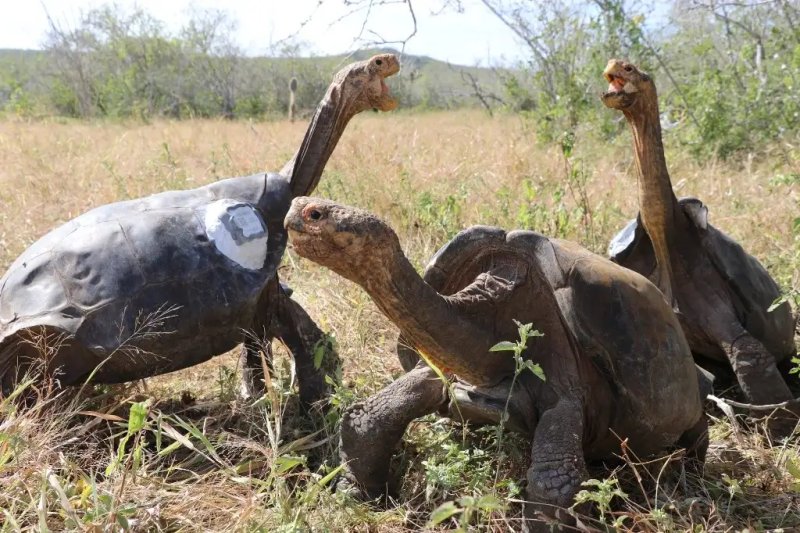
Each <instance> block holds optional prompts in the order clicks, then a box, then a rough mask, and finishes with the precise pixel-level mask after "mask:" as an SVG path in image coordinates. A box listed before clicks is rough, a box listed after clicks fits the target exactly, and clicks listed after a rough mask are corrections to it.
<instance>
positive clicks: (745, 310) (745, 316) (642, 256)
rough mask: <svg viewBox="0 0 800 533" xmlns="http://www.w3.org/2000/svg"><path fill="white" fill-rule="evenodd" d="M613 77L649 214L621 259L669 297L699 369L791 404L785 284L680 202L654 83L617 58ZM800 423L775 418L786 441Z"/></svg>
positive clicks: (611, 66)
mask: <svg viewBox="0 0 800 533" xmlns="http://www.w3.org/2000/svg"><path fill="white" fill-rule="evenodd" d="M604 76H605V78H606V80H608V82H609V84H610V85H609V88H608V92H607V93H605V94H604V95H603V102H604V103H605V105H606V106H608V107H610V108H612V109H618V110H620V111H622V113H623V115H624V116H625V118H626V119H627V121H628V123H629V124H630V127H631V130H632V132H633V139H634V150H635V156H636V169H637V173H638V185H639V208H640V212H639V216H638V217H637V219H635V220H633V221H631V222H630V223H629V224H628V225H627V226H626V227H625V228H624V229H623V230H622V231H621V232H620V233H619V234H617V235H616V236H615V237H614V239H613V240H612V242H611V245H610V248H609V253H610V255H611V259H612V260H613V261H615V262H617V263H619V264H621V265H623V266H625V267H627V268H630V269H632V270H635V271H636V272H639V273H641V274H643V275H645V276H647V277H649V278H650V280H651V281H653V283H655V284H656V285H657V286H658V287H659V288H660V289H661V291H662V292H663V293H664V295H665V298H666V299H667V301H668V302H669V303H670V304H671V305H673V307H674V308H675V309H676V312H677V313H678V317H679V319H680V322H681V325H682V326H683V331H684V333H685V334H686V338H687V340H688V341H689V345H690V346H691V348H692V352H693V353H694V354H695V356H696V357H698V363H699V364H701V365H704V364H705V365H706V366H708V367H709V369H712V368H713V367H714V363H713V362H714V361H722V362H725V363H728V362H729V363H728V364H729V366H732V367H733V371H734V372H735V374H736V377H737V379H738V381H739V385H740V386H741V388H742V391H743V392H744V394H745V395H746V396H747V398H748V400H749V401H751V402H753V403H755V404H775V403H779V402H784V401H787V400H790V399H791V397H792V394H791V392H790V390H789V387H788V386H787V384H786V382H785V381H784V379H783V378H782V376H781V375H780V373H779V371H778V368H777V365H776V363H778V362H780V361H784V360H787V359H789V358H791V356H792V355H794V354H795V345H794V339H793V337H794V321H793V319H792V313H791V309H790V308H789V304H788V303H784V304H782V305H780V306H778V307H777V308H775V309H774V310H772V311H768V309H769V308H770V306H771V304H772V302H773V301H775V299H776V298H778V297H779V296H780V289H779V288H778V285H777V283H775V281H774V280H773V279H772V277H771V276H770V275H769V273H768V272H767V270H766V269H765V268H764V267H763V266H762V265H761V264H760V263H759V262H758V260H757V259H756V258H754V257H753V256H751V255H749V254H748V253H747V252H745V251H744V249H743V248H742V247H741V246H740V245H739V244H737V243H736V242H735V241H733V240H732V239H731V238H730V237H728V236H727V235H725V234H724V233H723V232H721V231H720V230H718V229H717V228H715V227H714V226H712V225H711V224H709V223H708V210H707V208H706V207H705V206H704V205H703V204H702V202H700V201H699V200H697V199H695V198H684V199H682V200H680V201H679V200H678V199H677V198H676V197H675V194H674V193H673V191H672V184H671V182H670V177H669V172H668V171H667V165H666V159H665V157H664V148H663V145H662V141H661V125H660V120H659V112H658V95H657V92H656V86H655V83H654V82H653V78H652V77H651V76H649V75H648V74H646V73H644V72H641V71H640V70H639V69H638V68H637V67H636V66H635V65H632V64H631V63H628V62H625V61H620V60H617V59H612V60H611V61H609V63H608V66H607V67H606V70H605V72H604ZM709 363H711V364H710V365H709ZM792 409H794V410H795V411H796V412H800V410H798V407H797V406H795V407H792ZM795 421H796V417H795V416H788V417H785V418H781V417H775V418H773V419H772V420H771V425H770V427H771V429H772V430H773V432H774V434H775V435H785V434H787V433H790V432H791V430H792V428H793V427H794V426H795Z"/></svg>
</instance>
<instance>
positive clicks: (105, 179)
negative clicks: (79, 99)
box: [0, 112, 800, 532]
mask: <svg viewBox="0 0 800 533" xmlns="http://www.w3.org/2000/svg"><path fill="white" fill-rule="evenodd" d="M304 129H305V125H304V124H300V123H295V124H290V123H288V122H275V123H258V122H255V123H250V122H225V121H214V120H208V121H190V122H155V123H152V124H141V123H119V122H97V123H89V122H68V121H67V122H64V121H56V120H53V121H42V122H25V121H21V120H7V121H4V122H0V270H3V271H4V270H5V268H7V266H8V265H10V264H11V262H12V261H13V260H14V258H15V257H16V256H17V255H19V253H21V252H22V251H23V250H24V249H25V248H26V247H27V246H29V245H30V244H31V243H32V242H34V241H35V240H36V239H37V238H39V237H40V236H41V235H43V234H44V233H45V232H46V231H48V230H49V229H51V228H52V227H54V226H56V225H57V224H59V223H61V222H63V221H66V220H68V219H70V218H72V217H74V216H76V215H78V214H80V213H82V212H84V211H86V210H87V209H90V208H92V207H95V206H98V205H101V204H104V203H107V202H111V201H115V200H120V199H126V198H134V197H138V196H143V195H147V194H151V193H154V192H158V191H161V190H167V189H174V188H188V187H195V186H199V185H202V184H204V183H208V182H211V181H214V180H216V179H220V178H222V177H227V176H235V175H243V174H248V173H253V172H257V171H263V170H269V169H278V168H280V167H281V166H282V165H283V163H284V162H285V161H286V160H287V159H289V157H290V156H291V155H292V152H293V151H294V149H295V148H296V147H297V146H298V145H299V143H300V140H301V139H302V135H303V132H304ZM622 138H623V140H622V141H620V144H601V143H598V142H597V141H594V140H592V139H593V136H592V135H591V132H579V133H578V135H577V137H576V138H575V139H574V142H573V146H572V149H571V151H566V152H565V151H563V150H562V146H559V145H555V146H541V145H538V144H537V143H536V139H535V134H534V132H532V131H530V129H529V128H528V127H527V125H526V124H525V123H524V122H522V121H521V120H520V119H518V118H516V117H512V116H502V115H501V116H496V117H494V118H493V119H490V118H487V117H486V116H484V115H482V114H480V113H471V112H458V113H431V114H403V113H393V114H389V115H367V116H360V117H358V118H356V119H355V120H354V121H353V123H352V124H351V126H350V127H349V129H348V131H347V132H346V133H345V135H344V137H343V139H342V141H341V143H340V146H339V148H338V149H337V150H336V152H335V153H334V155H333V157H332V159H331V162H330V164H329V165H328V167H327V170H326V173H325V176H324V178H323V180H322V182H321V184H320V187H319V189H318V190H317V192H316V194H317V195H320V196H325V197H329V198H332V199H335V200H337V201H340V202H344V203H349V204H354V205H358V206H361V207H364V208H367V209H370V210H372V211H374V212H376V213H379V214H380V215H381V216H383V217H384V218H386V219H387V220H388V221H389V222H390V223H391V224H392V226H393V227H394V228H395V229H396V230H397V232H398V234H399V236H400V239H401V242H402V244H403V247H404V249H405V251H406V253H407V254H408V255H409V257H410V258H411V259H412V261H413V262H414V264H415V265H416V266H417V267H418V268H422V267H423V266H424V265H425V264H426V263H427V260H428V259H429V258H430V256H431V255H432V254H433V253H434V252H435V251H436V249H438V248H439V247H440V246H441V245H442V244H444V243H445V242H446V240H447V239H448V238H449V237H451V236H452V235H453V234H454V233H455V232H457V231H458V230H460V229H462V228H464V227H466V226H468V225H471V224H478V223H480V224H495V225H500V226H503V227H506V228H516V227H525V228H529V229H534V230H537V231H540V232H542V233H545V234H547V235H552V236H557V237H562V238H566V239H571V240H575V241H578V242H581V243H583V244H584V245H585V246H587V247H589V248H590V249H592V250H593V251H595V252H598V253H604V250H605V243H606V242H607V241H608V239H609V238H610V237H611V235H612V234H613V233H614V232H615V231H616V230H617V229H619V228H620V227H621V226H622V225H623V224H624V223H625V222H626V221H627V220H628V219H629V218H631V217H632V216H634V215H635V212H636V183H635V177H634V171H633V165H632V151H631V149H630V147H629V146H628V143H627V140H628V139H627V137H626V136H622ZM667 145H668V154H667V157H668V162H669V165H670V170H671V174H672V176H673V181H674V183H675V188H676V190H677V192H678V194H679V195H696V196H698V197H699V198H701V199H702V200H704V201H705V202H706V203H707V204H708V205H709V207H710V214H709V216H710V220H711V223H713V224H714V225H716V226H717V227H719V228H721V229H723V230H724V231H726V232H728V233H729V234H731V235H732V236H733V237H734V238H736V239H738V240H739V241H740V242H742V243H743V244H744V245H745V247H746V248H747V249H748V250H749V251H750V252H751V253H753V254H755V255H756V256H757V257H758V258H759V259H760V260H761V261H762V262H763V263H764V265H765V266H767V268H768V269H769V270H770V271H771V272H772V273H773V275H774V276H775V277H776V278H777V279H778V280H779V281H780V282H781V283H782V285H783V287H784V288H786V289H787V290H788V289H790V288H794V289H795V290H797V289H800V273H799V272H798V263H800V236H798V234H799V233H800V223H798V222H797V218H798V214H799V213H800V209H799V208H800V178H798V174H797V171H796V168H798V165H797V151H796V149H793V148H792V147H788V148H787V147H785V146H781V147H775V149H774V151H775V152H778V151H780V153H781V157H780V158H777V157H772V154H771V152H766V153H759V154H752V155H751V156H749V157H745V158H743V159H742V160H739V161H726V162H721V161H716V160H710V161H706V162H704V163H703V164H698V163H696V162H694V161H693V160H692V159H691V158H690V157H689V156H687V155H686V154H684V152H682V150H681V149H680V147H678V146H674V145H672V144H671V143H670V139H669V138H668V139H667ZM787 153H788V154H790V157H789V158H788V159H787V157H786V154H787ZM280 272H281V276H282V279H283V280H285V281H287V282H288V283H289V284H290V285H291V286H292V287H293V288H294V289H295V297H296V298H297V299H298V300H299V301H300V302H301V303H302V304H303V305H304V306H305V307H306V309H307V310H308V311H309V313H310V314H311V316H312V317H313V318H314V319H316V320H317V321H318V323H319V324H320V325H321V327H322V328H323V329H324V330H326V331H328V332H330V333H331V334H332V335H333V336H334V337H335V338H336V341H337V343H338V347H339V351H340V354H341V356H342V360H343V365H344V375H343V385H342V386H339V387H337V388H336V391H335V393H334V397H333V400H332V404H333V408H332V409H331V410H330V411H329V412H328V413H321V412H313V413H311V414H302V413H301V412H300V409H299V407H298V405H297V397H296V393H295V392H294V391H293V390H292V387H291V382H292V380H291V376H290V373H291V368H290V365H289V364H288V361H287V358H286V357H280V355H281V354H283V352H284V350H283V349H282V348H278V350H277V351H278V353H279V357H278V358H277V361H276V367H275V372H274V375H273V376H272V379H271V380H270V387H269V389H268V390H267V391H265V395H264V396H263V397H262V398H260V399H258V400H255V401H243V400H240V399H238V398H237V395H236V390H235V387H236V380H235V379H234V376H235V375H236V373H237V371H238V369H237V359H236V356H235V354H228V355H224V356H221V357H218V358H215V359H213V360H212V361H209V362H208V363H205V364H203V365H199V366H196V367H193V368H190V369H186V370H184V371H181V372H177V373H174V374H169V375H165V376H159V377H155V378H151V379H148V380H146V381H143V382H137V383H131V384H128V385H125V386H115V387H95V388H93V389H91V388H87V390H85V391H84V392H83V393H82V394H81V395H77V396H76V395H75V393H74V391H72V392H71V393H69V394H67V393H60V394H55V393H54V392H52V391H51V392H48V391H46V390H43V391H41V394H40V395H39V398H38V400H35V401H33V407H31V408H29V409H26V410H20V409H18V407H17V404H16V403H15V402H13V401H8V400H7V401H4V402H3V403H2V405H0V486H2V489H1V490H0V509H2V512H1V513H0V524H1V525H0V528H2V530H4V531H12V530H17V529H38V530H47V529H49V530H53V531H57V530H63V529H65V528H66V529H84V530H99V529H102V528H109V529H114V528H117V529H119V528H124V527H128V528H130V529H135V530H188V531H194V530H232V531H253V530H261V531H306V530H309V529H313V530H319V531H345V530H347V531H404V530H415V529H420V528H441V527H455V526H456V524H458V521H459V520H461V521H462V523H464V520H465V516H467V519H468V521H469V522H470V523H471V524H472V527H476V528H479V529H482V530H490V531H505V530H507V529H508V527H516V526H517V525H518V522H517V521H518V519H519V515H520V508H519V505H518V503H516V501H517V500H518V498H519V497H520V495H521V494H522V492H520V491H521V482H522V480H523V479H524V472H525V468H526V467H527V463H528V457H529V449H528V444H527V443H525V442H524V440H522V439H516V438H513V437H511V436H509V435H506V436H505V438H504V439H503V441H502V442H501V443H499V444H498V443H497V442H496V439H495V438H494V435H495V432H494V431H483V430H479V429H474V428H469V429H467V430H464V428H461V427H459V426H458V425H456V424H453V423H451V422H449V421H443V420H440V419H438V418H436V417H427V418H425V419H423V420H420V421H417V422H415V423H413V424H412V426H411V428H410V431H409V432H408V433H407V435H406V438H405V440H404V444H403V447H402V449H400V450H398V451H399V453H398V455H397V457H396V461H395V463H396V464H394V467H395V470H396V471H397V473H398V476H402V477H401V478H400V479H401V482H400V487H399V494H400V497H401V499H400V501H399V502H397V504H396V505H389V506H388V507H385V508H375V507H370V506H368V505H364V504H360V503H357V502H354V501H352V500H350V499H348V497H347V496H346V495H341V494H336V493H334V492H333V491H331V490H330V487H331V485H332V484H333V483H334V481H335V474H336V469H337V467H338V450H337V446H338V437H337V428H338V416H339V414H340V413H341V410H342V409H343V408H345V407H346V406H347V405H349V404H350V403H351V402H353V401H355V400H356V399H358V398H363V397H364V396H366V395H368V394H370V393H372V392H374V391H376V390H378V389H380V388H382V387H383V386H385V385H386V384H387V383H389V382H390V381H391V379H393V377H395V376H397V375H399V373H400V372H401V369H400V366H399V364H398V363H397V360H396V357H395V354H394V343H395V339H396V329H395V327H394V326H393V325H392V324H391V323H389V322H388V321H387V320H386V319H385V318H384V317H383V315H382V314H381V313H380V312H379V311H378V310H377V308H376V307H375V306H374V305H373V304H372V302H371V301H370V299H369V298H368V297H367V296H366V295H365V293H364V292H363V291H361V289H359V288H358V287H356V286H355V285H353V284H351V283H349V282H346V281H344V280H342V279H341V278H338V277H336V276H335V275H333V274H332V273H330V272H328V271H326V270H324V269H321V268H319V267H317V266H316V265H314V264H312V263H309V262H307V261H305V260H303V259H302V258H299V257H298V256H296V255H295V254H293V253H292V252H291V250H290V251H288V253H287V256H286V259H285V265H284V267H283V268H282V269H281V271H280ZM509 340H512V339H509ZM20 387H21V389H20V395H23V392H30V391H31V390H32V389H30V388H31V387H33V384H30V383H28V384H23V385H21V386H20ZM25 387H27V389H26V390H25V391H23V390H22V388H25ZM90 389H91V390H90ZM36 394H39V393H36ZM36 394H34V396H36ZM712 415H713V416H714V417H717V418H715V421H714V424H713V426H712V444H711V449H710V453H709V458H708V462H707V466H706V471H705V476H704V477H703V478H699V477H697V476H696V475H694V474H692V473H690V472H683V471H682V470H681V469H680V467H678V466H675V467H674V468H663V466H664V461H661V462H658V463H643V462H642V461H640V460H639V459H638V458H635V457H628V458H625V459H626V461H623V463H622V466H620V467H618V468H617V469H616V470H612V471H609V470H603V469H600V470H597V471H596V472H593V475H595V476H596V477H597V479H598V480H600V481H598V483H596V484H594V485H592V486H587V487H586V490H587V493H586V494H585V496H584V497H585V498H587V500H588V501H592V502H595V503H594V505H595V507H596V508H597V509H598V510H599V511H602V512H603V520H604V521H605V522H606V523H607V524H613V523H616V524H617V526H618V527H620V528H622V529H627V530H631V531H633V530H636V531H667V530H692V531H720V532H722V531H734V530H741V529H742V528H745V527H749V528H752V529H754V530H758V529H763V528H777V527H786V528H792V527H796V528H800V512H799V511H798V499H797V498H798V490H799V489H800V486H798V484H800V453H799V452H798V444H797V440H796V439H797V438H796V437H795V440H794V441H790V442H789V443H787V444H784V445H781V446H775V447H770V446H769V445H768V444H769V443H768V442H767V440H766V437H765V436H764V434H763V433H762V432H761V431H760V429H759V426H757V425H755V426H753V425H746V424H743V423H742V422H741V420H738V421H736V420H731V419H728V418H727V416H725V415H724V414H722V413H717V412H716V411H712ZM498 446H500V447H501V448H500V449H501V453H498ZM615 491H619V493H623V494H624V496H620V495H619V493H617V492H615ZM615 494H616V495H615ZM487 495H490V496H493V497H494V498H496V499H492V498H488V499H487ZM465 497H468V498H471V499H464V498H465ZM449 501H452V502H453V505H454V506H455V507H457V508H458V509H461V510H464V509H469V510H470V513H469V515H465V513H464V512H457V513H454V514H452V516H451V517H450V518H447V519H443V520H442V521H441V523H440V524H439V525H435V526H434V525H433V522H435V520H434V521H432V520H431V513H432V512H433V511H434V510H436V509H437V508H439V507H440V506H441V505H442V504H443V503H445V502H449ZM498 502H499V505H495V504H496V503H498ZM445 510H447V509H445ZM440 517H441V515H440ZM598 520H600V514H599V512H598V513H597V516H595V518H594V519H592V520H590V521H588V522H587V523H596V521H598Z"/></svg>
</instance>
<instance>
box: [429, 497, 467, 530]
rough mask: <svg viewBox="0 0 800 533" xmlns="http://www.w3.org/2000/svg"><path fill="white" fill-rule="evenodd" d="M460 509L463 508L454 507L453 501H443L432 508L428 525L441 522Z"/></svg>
mask: <svg viewBox="0 0 800 533" xmlns="http://www.w3.org/2000/svg"><path fill="white" fill-rule="evenodd" d="M461 511H463V509H461V508H459V507H456V504H455V503H453V502H444V503H443V504H442V505H440V506H439V507H437V508H436V509H434V510H433V512H432V513H431V519H430V521H429V522H428V524H429V525H430V526H435V525H438V524H441V523H442V522H444V521H445V520H447V519H448V518H450V517H451V516H453V515H454V514H458V513H460V512H461Z"/></svg>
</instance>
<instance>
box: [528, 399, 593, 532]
mask: <svg viewBox="0 0 800 533" xmlns="http://www.w3.org/2000/svg"><path fill="white" fill-rule="evenodd" d="M587 477H588V474H587V471H586V463H585V462H584V457H583V408H582V406H581V404H580V403H579V402H578V401H577V400H571V399H562V400H560V401H559V402H558V403H557V404H556V405H555V406H554V407H553V408H551V409H548V410H547V411H545V412H544V413H543V414H542V416H541V418H540V419H539V423H538V424H537V426H536V430H535V432H534V435H533V447H532V450H531V467H530V468H529V469H528V475H527V478H528V487H527V500H528V503H526V505H525V509H524V515H525V529H526V530H527V531H550V530H551V527H550V525H549V524H548V523H547V520H546V518H545V517H551V518H552V517H555V518H557V519H558V520H560V521H563V522H565V523H569V521H571V519H570V517H569V516H568V515H567V513H566V512H565V511H564V509H566V508H568V507H569V506H570V505H572V503H573V499H574V497H575V494H576V493H577V492H578V490H579V489H580V486H581V482H582V481H584V480H585V479H587ZM542 515H544V516H542Z"/></svg>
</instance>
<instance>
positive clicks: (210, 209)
mask: <svg viewBox="0 0 800 533" xmlns="http://www.w3.org/2000/svg"><path fill="white" fill-rule="evenodd" d="M204 223H205V226H206V235H207V236H208V240H209V241H211V242H212V243H214V246H216V247H217V250H219V251H220V252H221V253H222V254H223V255H224V256H225V257H227V258H229V259H231V260H233V261H235V262H236V263H238V264H239V265H241V266H243V267H245V268H248V269H250V270H258V269H260V268H262V267H263V266H264V260H265V259H266V258H267V237H268V233H267V227H266V225H265V224H264V221H263V220H262V219H261V215H259V214H258V211H256V210H255V208H254V207H253V206H251V205H249V204H244V203H242V202H237V201H235V200H217V201H216V202H212V203H210V204H208V205H207V206H206V208H205V217H204Z"/></svg>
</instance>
